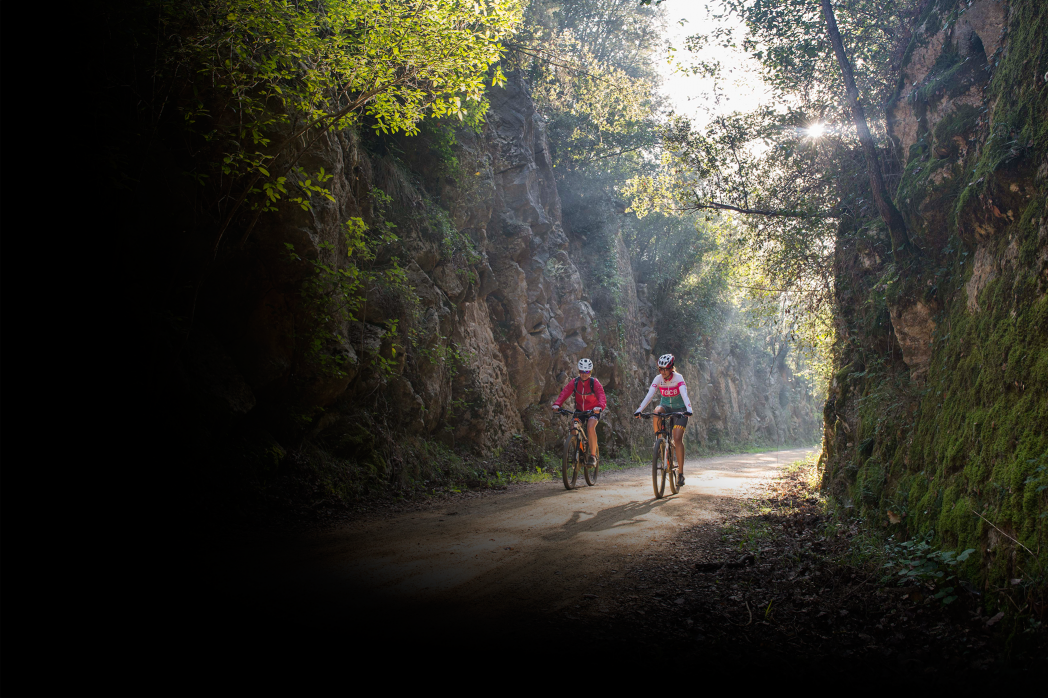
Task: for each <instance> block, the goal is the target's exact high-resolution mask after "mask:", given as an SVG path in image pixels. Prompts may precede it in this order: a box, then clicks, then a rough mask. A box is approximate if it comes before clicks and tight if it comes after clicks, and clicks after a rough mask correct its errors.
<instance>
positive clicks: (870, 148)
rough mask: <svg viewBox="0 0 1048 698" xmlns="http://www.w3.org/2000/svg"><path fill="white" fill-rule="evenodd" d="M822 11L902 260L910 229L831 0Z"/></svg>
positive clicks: (877, 197)
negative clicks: (887, 179)
mask: <svg viewBox="0 0 1048 698" xmlns="http://www.w3.org/2000/svg"><path fill="white" fill-rule="evenodd" d="M822 14H823V16H824V17H825V18H826V31H827V34H829V37H830V43H831V44H833V52H834V53H836V54H837V63H839V64H840V66H841V73H842V74H843V75H844V87H845V89H846V90H847V92H848V106H849V107H851V111H852V118H853V119H854V120H855V131H856V132H857V133H858V135H859V142H860V143H861V144H862V151H863V154H864V155H865V156H866V169H867V172H868V173H869V176H870V189H871V190H872V191H873V201H874V203H875V204H876V205H877V211H878V212H879V213H880V214H881V218H883V219H884V222H885V223H886V224H887V225H888V234H889V235H891V239H892V256H893V257H894V258H895V261H897V262H900V261H902V260H903V259H905V258H906V257H909V256H910V254H911V253H912V249H913V248H912V246H911V245H910V236H909V233H908V232H907V231H906V222H905V221H904V220H903V219H902V214H901V213H899V209H897V208H896V207H895V204H894V203H892V200H891V197H890V196H889V195H888V191H887V189H886V188H885V186H884V175H883V174H882V172H881V161H880V158H878V157H877V144H876V143H874V141H873V136H872V135H871V134H870V127H869V126H868V125H867V123H866V114H865V112H863V109H862V105H861V104H859V90H858V89H857V88H856V87H855V76H854V75H853V73H852V67H851V63H850V62H849V61H848V54H846V53H845V52H844V43H843V42H842V41H841V33H840V32H839V31H838V30H837V18H836V16H834V14H833V6H832V5H831V4H830V0H822Z"/></svg>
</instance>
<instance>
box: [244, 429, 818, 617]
mask: <svg viewBox="0 0 1048 698" xmlns="http://www.w3.org/2000/svg"><path fill="white" fill-rule="evenodd" d="M810 452H811V450H810V449H795V450H788V451H778V452H768V453H759V454H748V455H734V456H720V457H715V458H703V459H690V460H688V461H687V462H686V465H685V475H686V477H687V484H686V486H685V487H684V488H683V490H682V491H681V494H679V495H676V496H667V497H665V498H663V499H661V500H656V499H655V498H654V497H653V494H652V486H651V474H650V469H648V468H643V467H639V468H631V469H628V470H621V471H618V472H612V473H607V474H602V477H601V480H600V482H599V483H598V485H597V486H595V487H587V486H586V485H585V484H582V486H581V487H580V488H579V489H576V490H573V491H567V490H565V489H564V487H563V485H562V484H561V483H560V481H559V480H557V481H551V482H544V483H538V484H533V485H522V486H517V487H515V488H514V489H512V490H511V491H509V492H500V493H488V494H464V495H461V496H457V497H455V498H453V499H451V500H450V501H448V502H443V503H435V504H431V505H428V506H423V507H421V509H420V510H418V511H411V512H406V513H400V514H396V515H392V516H386V517H376V518H370V519H367V520H363V521H359V522H356V523H352V524H348V525H346V526H344V527H342V528H340V529H337V530H335V531H332V532H329V533H326V534H323V535H320V536H317V537H315V538H313V539H312V540H310V541H307V542H301V541H299V542H296V543H295V544H294V545H292V546H287V547H286V548H285V549H283V550H277V551H274V550H273V549H272V548H271V547H270V548H269V549H268V551H267V554H266V555H265V556H264V558H261V560H260V561H259V562H258V563H252V562H251V560H250V555H249V557H248V559H245V560H244V561H243V562H244V563H245V564H246V566H247V568H248V569H247V570H246V572H247V574H248V575H249V576H250V577H251V578H252V579H254V580H256V583H255V590H256V592H257V593H258V594H259V596H258V598H259V599H262V600H264V601H261V602H262V603H265V605H266V606H267V607H269V608H273V609H278V612H282V613H284V614H285V620H286V621H290V622H293V623H294V624H295V625H304V626H312V627H317V626H326V625H331V624H333V623H335V624H337V623H338V622H340V621H339V619H340V618H341V619H344V620H345V622H350V620H351V619H352V621H353V622H360V621H361V620H362V619H364V618H376V619H378V618H386V619H389V620H392V619H393V618H395V617H400V618H403V619H407V618H411V619H413V622H417V621H418V620H419V619H423V618H424V619H425V623H426V624H427V625H429V626H430V627H433V628H440V629H441V631H442V632H450V630H451V628H452V627H453V626H455V625H457V624H459V623H464V622H465V623H468V624H475V622H476V620H477V619H478V618H483V619H485V620H486V621H487V622H490V623H492V624H494V625H498V623H499V622H500V620H502V619H505V620H507V621H508V620H509V619H510V618H512V619H514V622H519V620H520V618H521V617H522V616H527V617H529V618H531V619H532V620H535V619H538V618H541V617H543V616H547V617H556V616H558V615H561V614H564V613H568V614H572V613H590V614H606V613H614V612H615V608H612V607H609V606H608V605H607V603H608V602H609V601H608V600H609V599H610V597H611V596H612V595H611V594H610V593H609V594H605V593H604V590H605V589H607V590H608V591H609V592H610V590H611V589H610V588H611V587H614V586H615V585H617V584H618V583H620V582H621V581H623V579H624V576H625V575H626V573H627V570H628V569H629V568H630V567H631V562H637V561H639V558H640V557H641V556H646V555H651V554H657V553H658V552H659V551H663V553H665V552H666V551H665V546H664V544H666V543H668V542H670V541H671V540H672V539H673V538H674V537H675V536H676V535H677V534H678V533H679V532H680V531H681V529H683V528H692V527H694V526H696V525H700V524H714V523H718V522H719V521H721V520H723V518H724V517H725V516H726V515H729V514H730V513H731V512H732V511H734V510H735V509H736V508H737V501H738V499H739V498H740V497H742V496H743V495H744V494H745V493H746V492H747V491H748V490H749V489H751V488H752V487H754V486H755V485H757V484H758V483H759V482H760V481H762V480H765V479H767V478H770V477H773V476H774V475H775V474H776V473H777V472H778V470H779V469H780V468H781V467H782V466H784V465H786V464H788V463H791V462H793V461H796V460H799V459H801V458H804V457H805V456H807V455H808V454H809V453H810ZM579 481H580V482H582V478H580V479H579ZM666 491H667V493H668V492H669V488H668V487H667V489H666ZM711 530H712V529H711ZM274 552H275V553H276V554H275V555H274ZM256 565H261V566H257V567H256ZM252 567H256V568H255V569H254V570H251V569H250V568H252ZM238 576H239V575H238ZM612 603H617V602H612ZM550 614H554V615H553V616H550Z"/></svg>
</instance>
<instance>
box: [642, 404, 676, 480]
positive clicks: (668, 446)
mask: <svg viewBox="0 0 1048 698" xmlns="http://www.w3.org/2000/svg"><path fill="white" fill-rule="evenodd" d="M639 416H641V417H643V418H645V419H656V418H657V419H660V420H662V423H661V424H660V425H659V429H658V431H656V432H655V441H654V442H653V443H652V449H653V457H652V463H651V484H652V487H653V488H654V490H655V499H662V496H663V493H664V492H665V488H666V479H667V477H668V478H669V480H670V492H672V493H673V494H677V471H678V470H679V468H680V465H679V464H675V463H674V450H673V449H674V446H673V438H672V436H671V434H672V433H673V426H674V424H676V421H677V420H676V417H677V413H675V412H668V413H667V412H647V413H644V414H641V415H639Z"/></svg>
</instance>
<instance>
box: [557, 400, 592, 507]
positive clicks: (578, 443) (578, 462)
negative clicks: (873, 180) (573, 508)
mask: <svg viewBox="0 0 1048 698" xmlns="http://www.w3.org/2000/svg"><path fill="white" fill-rule="evenodd" d="M557 414H560V415H563V416H565V417H571V426H570V427H569V428H568V435H567V436H566V437H564V460H563V461H562V462H561V465H560V474H561V476H562V477H563V478H564V489H566V490H573V489H575V483H576V482H577V481H578V478H579V469H580V467H581V469H582V471H583V476H584V477H585V478H586V484H587V485H590V486H593V485H596V484H597V471H598V470H599V469H600V445H599V444H598V445H597V449H596V450H597V464H596V465H586V460H587V456H589V437H588V436H587V434H586V422H587V421H589V418H590V417H594V416H596V415H594V413H593V410H586V411H585V412H581V411H579V410H575V411H573V412H571V411H568V410H558V411H557Z"/></svg>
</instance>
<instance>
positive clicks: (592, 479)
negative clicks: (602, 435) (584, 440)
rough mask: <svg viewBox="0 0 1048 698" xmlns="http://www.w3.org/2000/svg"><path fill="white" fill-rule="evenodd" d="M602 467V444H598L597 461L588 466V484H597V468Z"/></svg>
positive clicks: (586, 471)
mask: <svg viewBox="0 0 1048 698" xmlns="http://www.w3.org/2000/svg"><path fill="white" fill-rule="evenodd" d="M599 468H600V446H597V462H596V463H595V464H594V465H587V466H586V470H585V473H586V484H587V485H589V486H591V487H592V486H593V485H596V484H597V470H598V469H599Z"/></svg>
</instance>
